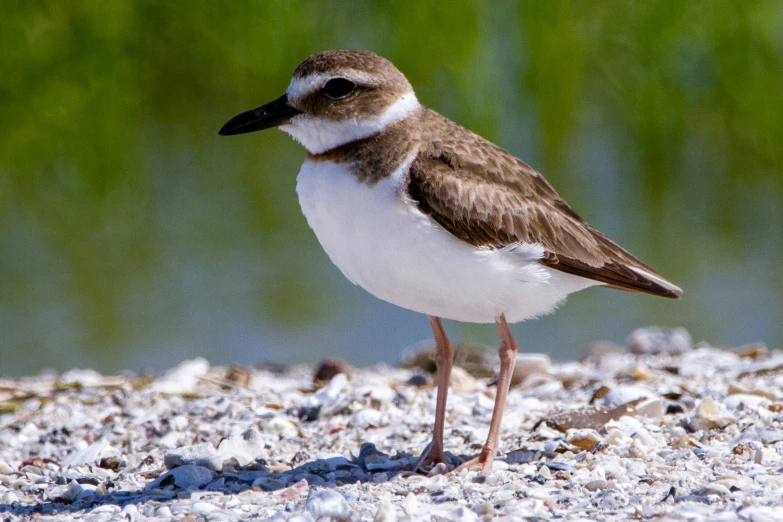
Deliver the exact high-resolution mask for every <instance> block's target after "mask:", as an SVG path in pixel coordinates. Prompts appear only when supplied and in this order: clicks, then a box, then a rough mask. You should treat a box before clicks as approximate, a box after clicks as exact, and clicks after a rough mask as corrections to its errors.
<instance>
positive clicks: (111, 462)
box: [98, 457, 122, 471]
mask: <svg viewBox="0 0 783 522" xmlns="http://www.w3.org/2000/svg"><path fill="white" fill-rule="evenodd" d="M121 464H122V461H120V459H119V458H117V457H105V458H102V459H101V461H100V462H99V463H98V467H99V468H103V469H110V470H112V471H117V470H118V469H119V468H120V465H121Z"/></svg>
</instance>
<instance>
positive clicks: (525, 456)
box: [506, 450, 542, 464]
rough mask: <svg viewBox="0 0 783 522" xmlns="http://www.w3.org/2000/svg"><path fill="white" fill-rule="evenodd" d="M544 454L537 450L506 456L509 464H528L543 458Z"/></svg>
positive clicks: (522, 451) (514, 452)
mask: <svg viewBox="0 0 783 522" xmlns="http://www.w3.org/2000/svg"><path fill="white" fill-rule="evenodd" d="M541 455H542V452H541V451H537V450H516V451H512V452H511V453H509V454H508V455H506V463H507V464H527V463H528V462H534V461H536V460H538V459H540V458H541Z"/></svg>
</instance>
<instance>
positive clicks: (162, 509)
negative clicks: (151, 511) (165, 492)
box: [155, 506, 172, 518]
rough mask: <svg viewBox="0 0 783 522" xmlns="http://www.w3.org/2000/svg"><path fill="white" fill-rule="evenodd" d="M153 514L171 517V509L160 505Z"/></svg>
mask: <svg viewBox="0 0 783 522" xmlns="http://www.w3.org/2000/svg"><path fill="white" fill-rule="evenodd" d="M155 516H156V517H161V518H171V517H172V514H171V509H170V508H169V507H168V506H160V507H158V509H156V510H155Z"/></svg>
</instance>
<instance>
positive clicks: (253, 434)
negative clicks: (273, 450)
mask: <svg viewBox="0 0 783 522" xmlns="http://www.w3.org/2000/svg"><path fill="white" fill-rule="evenodd" d="M217 453H218V456H219V458H220V460H221V462H220V465H221V467H222V465H223V463H224V462H225V461H226V460H228V459H231V458H233V459H236V460H237V462H238V463H239V465H240V466H247V465H248V464H250V463H252V462H255V461H256V460H257V459H261V458H264V457H266V456H267V451H266V448H265V447H264V440H263V438H262V437H261V434H260V433H259V432H258V430H256V429H255V428H250V429H248V430H245V432H244V433H242V435H236V436H234V437H229V438H227V439H223V440H222V441H221V442H220V444H219V445H218V447H217Z"/></svg>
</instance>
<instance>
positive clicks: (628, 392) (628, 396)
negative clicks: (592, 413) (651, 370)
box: [602, 386, 653, 406]
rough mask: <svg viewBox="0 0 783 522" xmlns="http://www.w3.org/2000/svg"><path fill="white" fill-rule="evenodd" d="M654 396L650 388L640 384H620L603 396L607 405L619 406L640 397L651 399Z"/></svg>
mask: <svg viewBox="0 0 783 522" xmlns="http://www.w3.org/2000/svg"><path fill="white" fill-rule="evenodd" d="M652 396H653V394H652V393H651V392H650V390H648V389H646V388H642V387H639V386H618V387H616V388H614V389H612V390H611V391H609V393H607V394H606V395H605V396H604V397H603V401H602V402H603V403H604V404H605V405H607V406H619V405H621V404H627V403H629V402H631V401H638V400H639V399H649V398H651V397H652Z"/></svg>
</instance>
